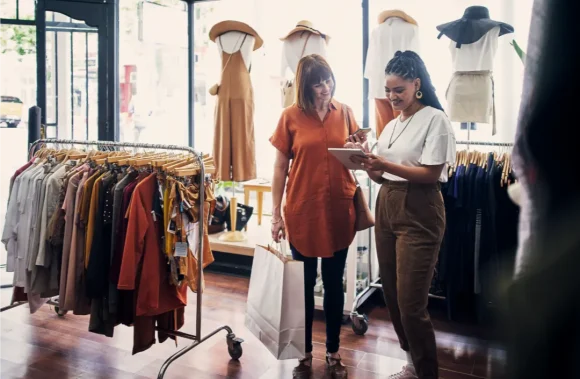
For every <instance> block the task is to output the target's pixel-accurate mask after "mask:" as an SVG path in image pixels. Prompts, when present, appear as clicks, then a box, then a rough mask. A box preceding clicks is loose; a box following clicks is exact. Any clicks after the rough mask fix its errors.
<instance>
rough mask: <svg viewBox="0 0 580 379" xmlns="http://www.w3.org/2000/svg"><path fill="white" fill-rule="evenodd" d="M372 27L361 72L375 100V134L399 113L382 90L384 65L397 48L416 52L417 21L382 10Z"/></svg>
mask: <svg viewBox="0 0 580 379" xmlns="http://www.w3.org/2000/svg"><path fill="white" fill-rule="evenodd" d="M378 22H379V25H378V26H377V27H376V28H375V29H374V30H373V31H372V33H371V37H370V41H369V48H368V50H367V58H366V65H365V72H364V76H365V78H367V79H368V80H369V99H374V100H375V120H376V124H375V125H376V133H377V138H378V137H379V136H380V135H381V133H382V131H383V129H384V128H385V126H386V125H387V124H388V123H389V122H390V121H391V120H393V119H394V118H395V117H397V116H398V115H399V112H398V111H395V110H393V106H392V104H391V102H390V101H389V99H388V98H387V95H386V93H385V69H386V67H387V64H388V63H389V61H390V60H391V59H392V58H393V57H394V56H395V53H396V52H397V51H406V50H411V51H414V52H416V53H419V29H418V26H417V22H416V21H415V20H414V19H413V18H412V17H410V16H409V15H407V14H406V13H404V12H402V11H396V10H395V11H384V12H381V14H380V15H379V18H378Z"/></svg>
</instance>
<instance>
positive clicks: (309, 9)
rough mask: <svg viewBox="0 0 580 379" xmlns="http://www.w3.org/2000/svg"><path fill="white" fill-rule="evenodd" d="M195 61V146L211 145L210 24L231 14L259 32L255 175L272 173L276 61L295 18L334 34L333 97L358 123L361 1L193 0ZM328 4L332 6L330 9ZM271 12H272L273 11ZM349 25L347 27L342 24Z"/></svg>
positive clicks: (277, 106) (214, 72)
mask: <svg viewBox="0 0 580 379" xmlns="http://www.w3.org/2000/svg"><path fill="white" fill-rule="evenodd" d="M195 6H196V17H197V19H196V24H195V25H196V30H195V33H196V34H195V36H196V39H195V43H196V47H195V49H196V55H197V56H198V57H199V59H198V61H197V63H196V66H195V79H196V108H195V145H196V146H195V147H196V148H198V149H200V150H203V151H208V152H211V151H212V147H213V134H214V108H215V100H216V97H215V96H211V95H209V94H208V89H209V88H210V87H211V86H212V85H214V84H215V83H217V82H218V81H219V77H220V74H221V71H220V67H221V59H220V57H219V55H218V49H217V47H216V45H215V43H213V42H211V41H210V40H209V36H208V33H209V30H210V29H211V27H212V26H213V25H214V24H215V23H216V22H219V21H222V20H227V19H233V20H239V21H243V22H246V23H248V24H249V25H251V26H252V27H253V28H254V29H256V31H257V32H258V33H259V34H260V36H261V37H262V39H263V40H264V45H263V47H262V48H260V49H259V50H256V51H255V52H254V53H253V55H252V69H251V78H252V85H253V88H254V104H255V114H254V128H255V140H256V155H257V156H259V159H257V160H256V161H257V162H256V163H257V171H258V177H260V178H266V179H271V177H272V173H273V161H274V157H275V150H274V148H273V147H272V146H271V145H270V142H269V140H268V139H269V137H270V135H271V134H272V132H273V131H274V128H275V127H276V125H277V123H278V119H279V117H280V113H281V112H282V104H281V89H280V81H281V78H280V65H281V59H282V56H281V54H282V41H280V37H282V36H283V35H285V34H286V33H287V32H288V31H290V30H291V29H292V28H293V27H294V26H295V25H296V23H297V22H298V21H300V20H304V19H307V20H310V21H311V22H313V23H314V25H315V27H317V28H318V29H320V30H321V31H323V32H325V33H327V34H329V35H330V36H332V38H331V40H330V44H329V46H328V61H329V63H330V65H331V67H332V69H333V71H334V74H335V77H336V81H337V89H336V98H337V99H338V100H339V101H341V102H344V103H346V104H348V105H349V106H351V107H352V108H353V110H354V112H355V115H356V117H357V120H358V121H359V122H360V123H362V53H361V51H362V21H361V14H362V13H361V12H362V9H361V6H360V2H355V1H353V2H351V1H348V2H344V4H341V6H340V7H337V6H336V2H333V1H331V0H320V1H315V2H313V1H308V0H296V1H293V2H279V1H268V0H244V1H231V0H222V1H219V2H207V3H200V4H196V5H195ZM329 10H332V12H330V11H329ZM273 14H275V15H276V17H272V16H271V15H273ZM346 26H347V27H346ZM265 203H266V204H268V201H266V202H265Z"/></svg>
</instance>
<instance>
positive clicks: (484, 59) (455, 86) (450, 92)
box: [437, 6, 514, 135]
mask: <svg viewBox="0 0 580 379" xmlns="http://www.w3.org/2000/svg"><path fill="white" fill-rule="evenodd" d="M437 29H438V30H439V32H440V34H439V36H438V38H441V36H443V35H445V36H447V37H448V38H449V39H450V40H451V41H450V46H449V49H450V51H451V57H452V60H453V77H452V78H451V81H450V82H449V86H448V88H447V92H446V95H445V96H446V98H447V104H448V108H449V109H448V111H449V112H448V113H449V119H450V120H451V121H454V122H481V123H485V124H492V135H495V134H496V125H495V124H496V122H495V96H494V81H493V75H492V73H493V60H494V57H495V54H496V52H497V46H498V38H499V37H500V36H502V35H504V34H507V33H512V32H513V31H514V28H513V27H512V26H511V25H508V24H506V23H503V22H500V21H494V20H492V19H490V17H489V10H488V9H487V8H486V7H482V6H472V7H468V8H467V9H466V10H465V12H464V14H463V17H462V18H460V19H458V20H455V21H451V22H448V23H445V24H442V25H439V26H437Z"/></svg>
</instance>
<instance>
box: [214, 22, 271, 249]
mask: <svg viewBox="0 0 580 379" xmlns="http://www.w3.org/2000/svg"><path fill="white" fill-rule="evenodd" d="M209 37H210V39H211V40H212V41H213V42H215V43H216V44H217V46H218V49H219V52H220V57H221V60H222V65H221V77H220V84H219V85H217V84H216V85H215V86H213V87H212V88H211V89H210V94H212V95H214V96H217V101H216V108H215V130H214V146H213V157H214V161H215V165H216V177H217V178H218V179H219V180H223V181H233V182H245V181H248V180H252V179H255V178H256V153H255V140H254V91H253V88H252V82H251V78H250V69H251V55H252V52H253V51H254V50H257V49H259V48H260V47H261V46H262V44H263V41H262V38H261V37H260V36H259V35H258V33H257V32H256V31H255V30H254V29H253V28H252V27H251V26H249V25H248V24H245V23H243V22H239V21H233V20H227V21H222V22H219V23H217V24H215V25H214V26H213V27H212V28H211V30H210V31H209ZM232 188H235V183H234V185H233V186H232ZM230 207H231V210H230V215H231V223H230V225H232V227H233V228H234V229H235V225H237V223H236V215H237V201H236V198H235V196H233V197H232V198H231V199H230ZM220 239H221V240H226V241H231V242H237V241H243V240H245V236H244V235H243V233H242V232H240V231H236V230H230V231H229V232H227V233H224V234H223V235H222V236H220Z"/></svg>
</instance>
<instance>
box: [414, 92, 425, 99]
mask: <svg viewBox="0 0 580 379" xmlns="http://www.w3.org/2000/svg"><path fill="white" fill-rule="evenodd" d="M415 97H416V98H417V99H420V98H422V97H423V92H421V91H417V92H415Z"/></svg>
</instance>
